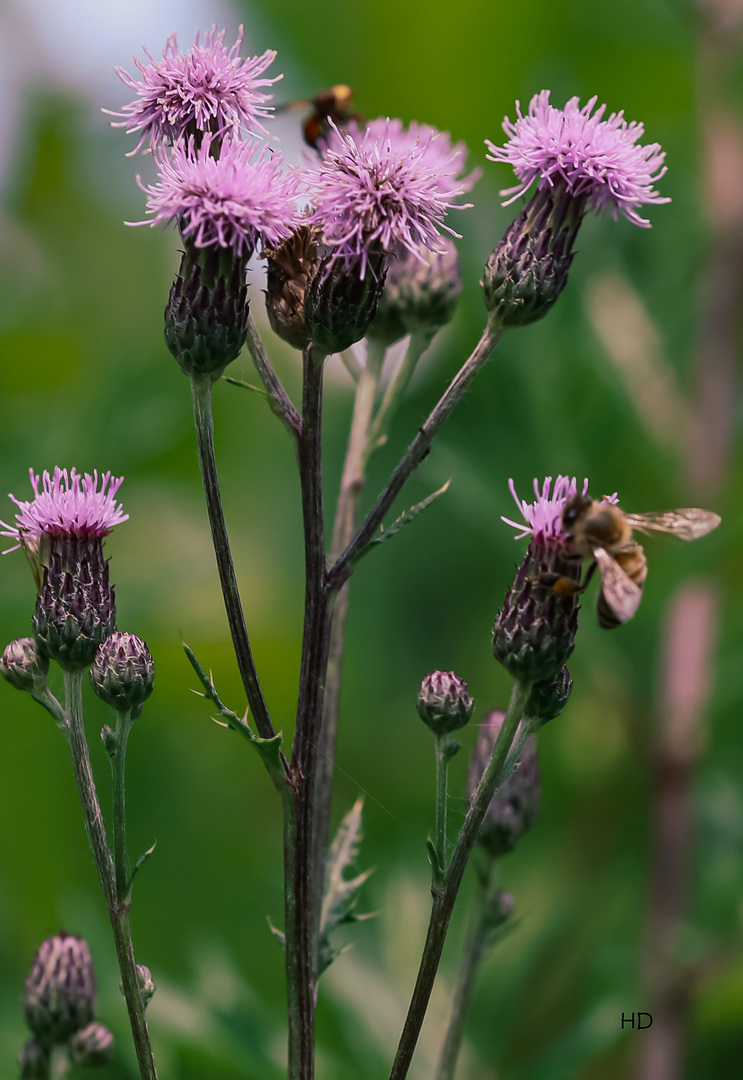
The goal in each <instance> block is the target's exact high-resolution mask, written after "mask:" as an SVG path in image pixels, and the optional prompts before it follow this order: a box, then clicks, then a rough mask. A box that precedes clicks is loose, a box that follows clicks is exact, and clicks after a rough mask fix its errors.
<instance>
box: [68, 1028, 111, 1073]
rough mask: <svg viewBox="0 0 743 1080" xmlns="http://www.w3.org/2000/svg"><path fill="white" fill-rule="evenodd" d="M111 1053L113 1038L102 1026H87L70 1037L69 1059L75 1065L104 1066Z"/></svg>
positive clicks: (86, 1066)
mask: <svg viewBox="0 0 743 1080" xmlns="http://www.w3.org/2000/svg"><path fill="white" fill-rule="evenodd" d="M113 1052H114V1037H113V1035H112V1034H111V1032H110V1031H109V1030H108V1028H105V1027H104V1026H103V1024H88V1026H87V1027H84V1028H81V1030H80V1031H77V1032H75V1034H74V1035H73V1036H72V1042H71V1043H70V1057H71V1058H72V1061H73V1062H74V1064H75V1065H82V1066H83V1067H85V1068H89V1067H92V1066H96V1065H105V1064H106V1062H107V1061H109V1060H110V1059H111V1055H112V1054H113Z"/></svg>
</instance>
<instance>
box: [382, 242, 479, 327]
mask: <svg viewBox="0 0 743 1080" xmlns="http://www.w3.org/2000/svg"><path fill="white" fill-rule="evenodd" d="M442 244H443V245H444V247H445V250H444V251H441V252H431V251H427V250H422V251H421V252H420V255H421V258H420V259H419V258H417V257H416V256H415V255H414V254H413V252H412V251H408V249H407V248H402V249H401V250H400V251H398V252H396V253H395V255H394V256H390V258H389V259H388V263H387V278H386V280H385V283H384V291H383V292H382V298H381V300H380V301H379V307H378V308H377V314H376V316H375V317H374V322H373V323H372V325H371V326H370V327H369V330H368V332H367V337H370V338H374V339H377V340H379V341H381V342H382V343H383V344H384V345H393V344H394V343H395V342H396V341H400V339H401V338H404V337H405V335H406V334H415V333H425V332H429V333H430V334H431V335H433V334H434V333H435V332H436V331H437V330H438V329H440V327H442V326H445V325H446V324H447V323H448V322H449V320H450V319H451V317H452V315H453V314H454V311H455V309H456V306H457V300H458V299H459V294H460V293H461V291H462V270H461V267H460V263H459V254H458V253H457V249H456V247H455V246H454V244H453V243H452V242H451V241H450V240H443V241H442Z"/></svg>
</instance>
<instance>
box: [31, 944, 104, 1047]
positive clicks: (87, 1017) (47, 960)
mask: <svg viewBox="0 0 743 1080" xmlns="http://www.w3.org/2000/svg"><path fill="white" fill-rule="evenodd" d="M95 996H96V985H95V976H94V974H93V961H92V960H91V959H90V951H89V949H88V946H87V944H86V942H85V941H84V940H83V939H82V938H79V937H72V936H70V935H69V934H65V933H60V934H57V935H56V936H55V937H50V938H47V939H46V941H45V942H43V944H42V946H41V948H40V949H39V951H38V953H37V954H36V957H35V958H34V962H33V966H32V968H31V974H30V975H29V976H28V978H27V979H26V985H25V988H24V992H23V1012H24V1015H25V1017H26V1023H27V1024H28V1026H29V1028H30V1029H31V1031H32V1032H33V1034H34V1035H35V1036H36V1038H37V1040H38V1041H39V1042H40V1043H41V1044H42V1045H43V1046H49V1045H51V1044H54V1043H65V1042H67V1041H68V1040H69V1039H70V1038H71V1036H72V1035H74V1033H75V1032H76V1031H79V1030H80V1028H84V1027H85V1026H86V1025H87V1024H89V1023H90V1022H91V1021H92V1019H93V1013H94V1009H95Z"/></svg>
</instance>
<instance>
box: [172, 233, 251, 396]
mask: <svg viewBox="0 0 743 1080" xmlns="http://www.w3.org/2000/svg"><path fill="white" fill-rule="evenodd" d="M184 247H185V250H184V252H183V257H182V259H181V266H180V270H179V272H178V276H177V277H176V279H175V281H174V282H173V285H172V288H171V290H170V297H169V299H168V304H167V307H166V308H165V344H166V345H167V346H168V348H169V349H170V351H171V353H172V354H173V356H174V357H175V359H176V360H177V361H178V363H179V364H180V366H181V369H182V370H183V371H184V372H185V374H186V375H189V376H194V377H198V376H202V377H203V376H208V377H209V379H211V381H212V382H214V381H215V380H216V379H219V378H220V377H221V375H222V372H223V371H224V369H225V368H226V367H227V365H228V364H230V363H232V361H233V360H235V359H236V358H237V356H238V355H239V353H240V350H241V349H242V347H243V345H244V344H245V338H246V336H247V330H248V287H247V282H246V263H247V260H246V258H245V257H244V256H238V255H236V254H235V252H234V250H233V249H232V248H228V247H220V246H219V245H214V246H210V247H201V248H200V247H196V245H195V244H194V243H192V242H191V241H189V240H184Z"/></svg>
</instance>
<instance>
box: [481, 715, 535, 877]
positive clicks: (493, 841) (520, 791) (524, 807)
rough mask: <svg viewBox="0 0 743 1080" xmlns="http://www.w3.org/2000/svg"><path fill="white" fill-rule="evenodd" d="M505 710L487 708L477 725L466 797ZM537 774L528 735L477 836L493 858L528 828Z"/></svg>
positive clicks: (486, 758) (508, 848)
mask: <svg viewBox="0 0 743 1080" xmlns="http://www.w3.org/2000/svg"><path fill="white" fill-rule="evenodd" d="M504 717H505V713H502V712H497V711H493V712H489V713H488V714H487V716H486V717H485V720H484V721H483V723H482V724H481V725H480V730H479V731H478V734H477V741H476V742H475V747H474V750H473V752H472V757H471V758H470V766H469V771H468V774H467V788H468V792H469V797H470V799H471V798H472V797H473V795H474V793H475V792H476V790H477V787H478V784H479V783H480V779H481V777H482V775H483V773H484V772H485V770H486V769H487V767H488V764H489V762H490V758H491V757H492V754H493V747H494V746H495V741H496V739H497V738H498V734H499V732H500V729H501V727H502V726H503V720H504ZM540 790H541V778H540V773H539V764H538V761H537V740H536V736H534V735H531V736H530V737H529V738H528V739H527V740H526V744H525V745H524V749H523V750H522V751H521V757H520V758H519V765H518V767H517V769H516V771H515V772H514V773H511V775H510V776H509V777H508V779H507V780H506V781H505V782H504V783H503V784H501V786H500V787H499V788H498V790H497V791H496V793H495V795H494V796H493V798H492V799H491V800H490V803H489V805H488V809H487V811H486V813H485V817H484V819H483V823H482V825H481V826H480V834H479V836H478V840H479V842H480V844H481V845H482V846H483V847H484V848H485V850H486V851H487V852H488V853H489V854H490V855H492V856H493V857H494V858H498V857H499V856H501V855H505V854H507V853H508V852H509V851H513V849H514V848H515V847H516V844H517V843H518V841H519V840H520V838H521V837H522V836H523V834H524V833H525V832H526V831H527V830H528V829H530V828H531V826H532V825H533V824H534V821H535V820H536V816H537V811H538V810H539V796H540Z"/></svg>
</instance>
